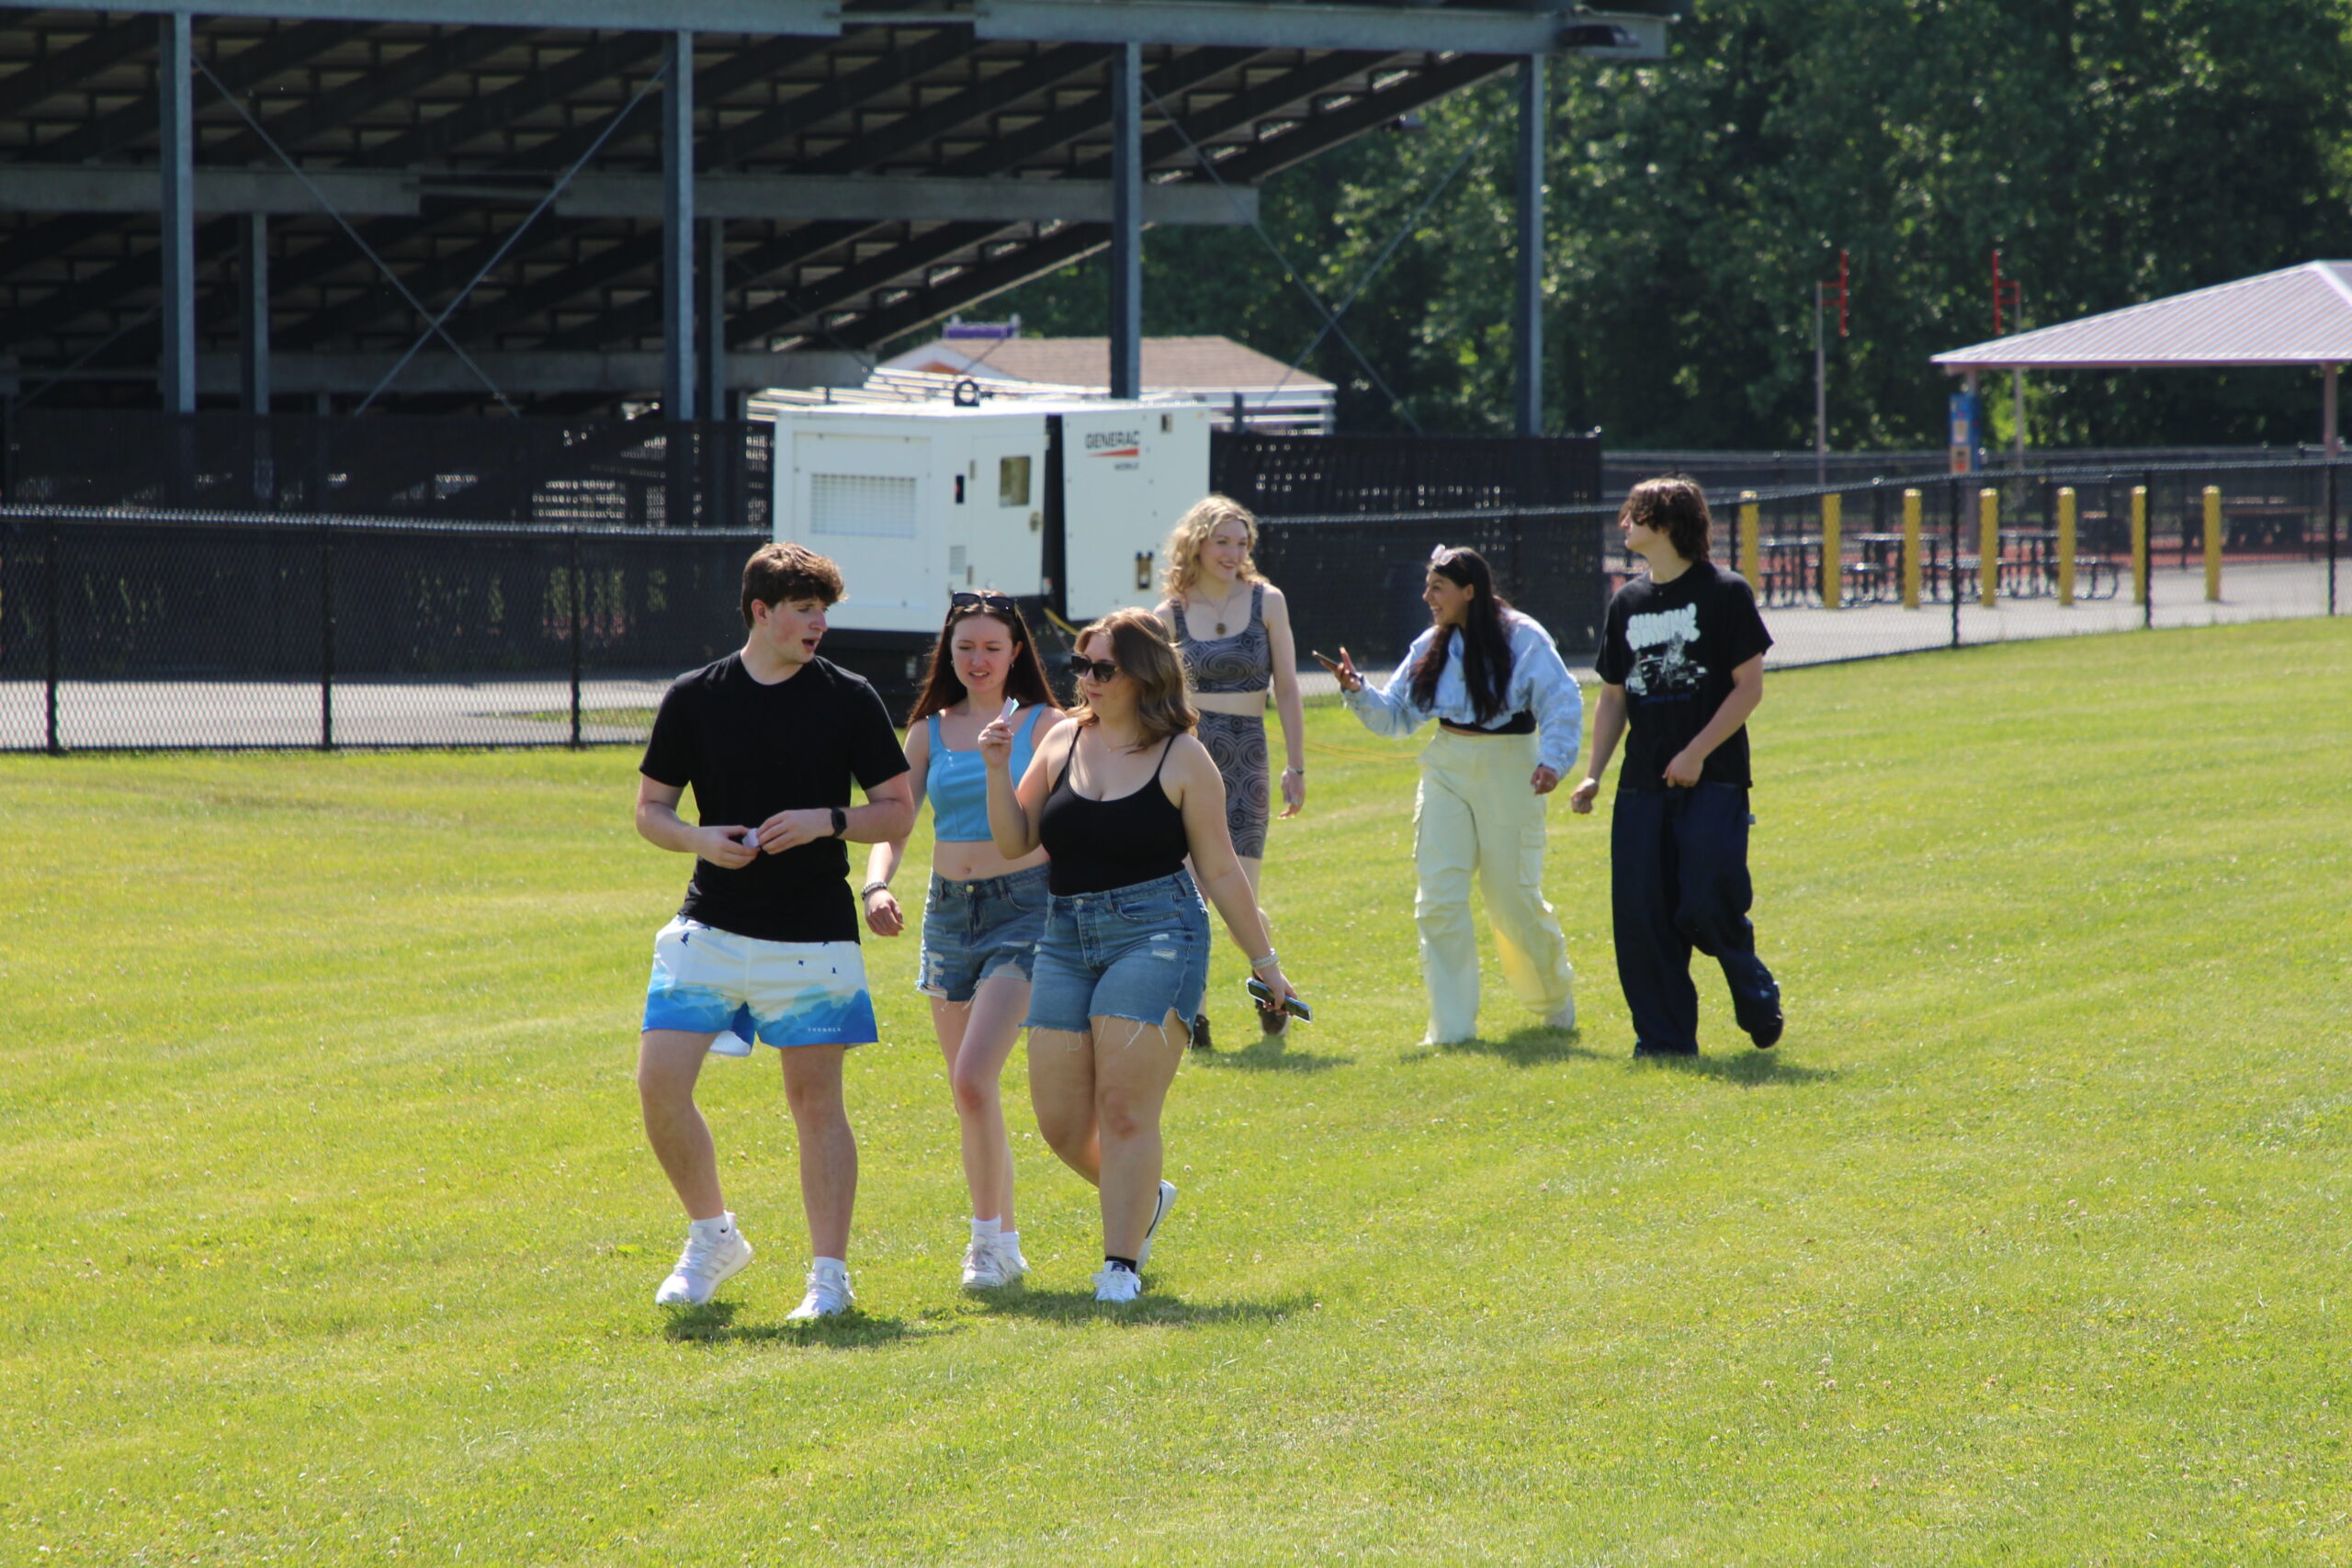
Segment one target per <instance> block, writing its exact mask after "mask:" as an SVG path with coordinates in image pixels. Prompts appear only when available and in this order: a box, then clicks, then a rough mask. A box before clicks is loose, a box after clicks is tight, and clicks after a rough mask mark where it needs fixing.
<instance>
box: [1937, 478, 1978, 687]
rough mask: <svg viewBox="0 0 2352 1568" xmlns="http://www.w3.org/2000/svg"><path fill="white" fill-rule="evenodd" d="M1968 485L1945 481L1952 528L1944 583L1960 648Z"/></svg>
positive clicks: (1962, 480)
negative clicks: (1963, 510)
mask: <svg viewBox="0 0 2352 1568" xmlns="http://www.w3.org/2000/svg"><path fill="white" fill-rule="evenodd" d="M1966 483H1967V476H1966V475H1963V474H1954V475H1953V476H1952V477H1951V479H1948V480H1946V481H1945V484H1944V491H1945V493H1946V495H1947V496H1949V497H1950V504H1949V505H1948V506H1947V507H1946V508H1945V511H1946V512H1947V513H1949V514H1950V524H1951V570H1950V571H1948V572H1946V573H1945V574H1944V582H1945V585H1946V586H1948V587H1949V588H1950V589H1951V645H1952V646H1953V647H1954V648H1958V647H1959V646H1960V492H1961V490H1962V487H1963V486H1964V485H1965V484H1966ZM1976 570H1979V571H1983V570H1985V563H1984V562H1983V561H1978V562H1977V563H1976Z"/></svg>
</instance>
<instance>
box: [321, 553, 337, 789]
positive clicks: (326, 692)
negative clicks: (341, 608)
mask: <svg viewBox="0 0 2352 1568" xmlns="http://www.w3.org/2000/svg"><path fill="white" fill-rule="evenodd" d="M319 750H322V751H332V750H334V524H332V523H323V524H321V525H319Z"/></svg>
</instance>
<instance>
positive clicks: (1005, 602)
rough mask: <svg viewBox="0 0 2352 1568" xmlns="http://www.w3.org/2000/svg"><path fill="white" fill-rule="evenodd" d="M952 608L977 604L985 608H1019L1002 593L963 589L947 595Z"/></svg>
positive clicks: (965, 608) (965, 607) (1008, 609)
mask: <svg viewBox="0 0 2352 1568" xmlns="http://www.w3.org/2000/svg"><path fill="white" fill-rule="evenodd" d="M947 604H948V607H949V608H950V609H955V610H967V609H970V608H971V607H972V606H973V605H975V604H977V605H978V606H979V607H980V608H981V609H983V610H1005V611H1010V610H1014V609H1017V608H1019V606H1018V605H1016V604H1013V602H1012V600H1010V599H1008V598H1006V597H1005V596H1004V595H1003V594H1001V593H972V592H966V591H964V590H962V589H958V590H957V591H956V592H953V593H951V594H949V595H948V596H947Z"/></svg>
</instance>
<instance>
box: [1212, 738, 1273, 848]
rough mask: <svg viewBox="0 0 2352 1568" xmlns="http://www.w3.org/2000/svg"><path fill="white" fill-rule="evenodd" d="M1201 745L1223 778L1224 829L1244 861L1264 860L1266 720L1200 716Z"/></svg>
mask: <svg viewBox="0 0 2352 1568" xmlns="http://www.w3.org/2000/svg"><path fill="white" fill-rule="evenodd" d="M1200 737H1201V744H1202V745H1204V746H1205V747H1207V748H1208V749H1209V755H1210V757H1211V758H1213V759H1215V761H1216V771H1217V772H1218V773H1221V774H1223V775H1224V777H1225V830H1226V831H1227V832H1228V833H1230V834H1231V835H1233V852H1234V853H1235V854H1237V855H1239V856H1240V857H1241V858H1242V859H1244V860H1263V859H1265V858H1266V810H1267V807H1266V782H1267V781H1266V721H1265V720H1264V719H1263V718H1259V717H1254V716H1251V717H1245V716H1242V715H1240V714H1238V713H1204V714H1203V715H1201V728H1200Z"/></svg>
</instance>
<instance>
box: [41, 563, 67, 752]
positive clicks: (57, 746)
mask: <svg viewBox="0 0 2352 1568" xmlns="http://www.w3.org/2000/svg"><path fill="white" fill-rule="evenodd" d="M58 549H59V543H58V534H57V525H56V524H54V523H51V525H49V549H48V551H47V552H46V553H45V554H44V556H43V560H44V562H45V563H46V565H47V567H48V571H47V576H48V581H47V582H46V583H45V584H44V585H43V586H44V587H45V588H46V589H47V590H48V597H49V610H48V614H47V615H44V616H43V619H44V620H45V621H47V623H48V626H47V628H46V629H47V631H48V634H49V636H48V641H49V649H48V652H49V754H50V755H51V756H52V757H57V756H62V755H63V754H64V751H65V746H64V741H63V738H62V736H60V735H59V733H58V730H57V677H58V674H59V670H58V666H59V665H60V664H61V663H62V654H63V651H64V649H63V647H62V637H61V633H60V630H59V627H58V624H57V622H58V608H59V605H60V604H61V602H62V600H63V599H64V593H63V592H62V587H63V583H62V579H63V578H64V575H65V571H64V568H63V566H62V563H60V562H59V560H58V558H57V552H58Z"/></svg>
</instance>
